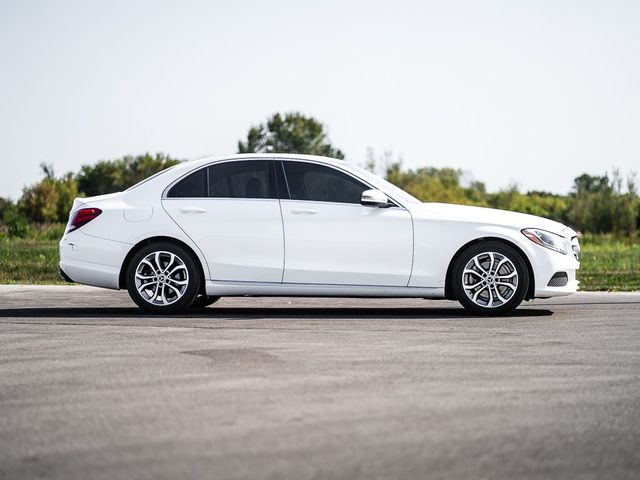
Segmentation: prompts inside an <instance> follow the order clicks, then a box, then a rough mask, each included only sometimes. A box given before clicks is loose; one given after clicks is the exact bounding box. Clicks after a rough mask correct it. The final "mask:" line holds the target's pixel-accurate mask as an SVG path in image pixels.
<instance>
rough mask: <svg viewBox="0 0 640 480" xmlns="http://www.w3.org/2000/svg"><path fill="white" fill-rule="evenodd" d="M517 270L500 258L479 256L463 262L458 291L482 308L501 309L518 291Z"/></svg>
mask: <svg viewBox="0 0 640 480" xmlns="http://www.w3.org/2000/svg"><path fill="white" fill-rule="evenodd" d="M518 280H519V279H518V270H517V269H516V266H515V265H514V263H513V262H512V261H511V260H510V259H509V258H508V257H507V256H505V255H504V254H502V253H498V252H482V253H479V254H477V255H475V256H474V257H473V258H471V260H469V261H468V262H467V264H466V265H465V267H464V269H463V271H462V287H463V289H464V292H465V293H466V295H467V297H469V299H470V300H471V301H472V302H473V303H474V304H476V305H478V306H479V307H483V308H496V307H501V306H503V305H505V304H506V303H507V302H508V301H509V300H511V298H512V297H513V296H514V294H515V293H516V291H517V289H518Z"/></svg>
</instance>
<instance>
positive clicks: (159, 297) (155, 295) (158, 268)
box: [134, 250, 189, 306]
mask: <svg viewBox="0 0 640 480" xmlns="http://www.w3.org/2000/svg"><path fill="white" fill-rule="evenodd" d="M134 278H135V287H136V290H137V291H138V293H139V294H140V296H141V297H142V298H143V299H144V300H145V301H147V302H148V303H150V304H151V305H157V306H164V305H171V304H172V303H175V302H177V301H178V300H180V299H181V298H182V297H183V296H184V294H185V292H186V291H187V288H188V286H189V271H188V270H187V267H186V265H185V263H184V261H183V260H182V259H181V258H180V257H179V256H178V255H176V254H175V253H171V252H167V251H164V250H160V251H156V252H152V253H150V254H148V255H146V256H145V257H144V258H143V259H142V260H140V262H139V263H138V265H137V267H136V270H135V277H134Z"/></svg>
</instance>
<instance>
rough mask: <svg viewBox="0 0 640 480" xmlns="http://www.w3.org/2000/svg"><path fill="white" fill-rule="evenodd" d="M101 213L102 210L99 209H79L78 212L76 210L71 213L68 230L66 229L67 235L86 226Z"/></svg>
mask: <svg viewBox="0 0 640 480" xmlns="http://www.w3.org/2000/svg"><path fill="white" fill-rule="evenodd" d="M101 213H102V210H100V209H99V208H81V209H80V210H76V211H75V212H73V215H72V216H71V219H70V220H69V228H67V233H69V232H73V231H74V230H77V229H78V228H80V227H81V226H83V225H86V224H87V223H89V222H90V221H91V220H93V219H94V218H96V217H97V216H98V215H100V214H101Z"/></svg>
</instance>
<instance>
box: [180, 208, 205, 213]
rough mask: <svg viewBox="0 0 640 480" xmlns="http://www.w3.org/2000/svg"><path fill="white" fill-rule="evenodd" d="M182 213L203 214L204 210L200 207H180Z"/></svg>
mask: <svg viewBox="0 0 640 480" xmlns="http://www.w3.org/2000/svg"><path fill="white" fill-rule="evenodd" d="M180 211H181V212H182V213H204V212H206V210H205V209H204V208H200V207H182V208H181V209H180Z"/></svg>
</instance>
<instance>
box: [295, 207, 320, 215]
mask: <svg viewBox="0 0 640 480" xmlns="http://www.w3.org/2000/svg"><path fill="white" fill-rule="evenodd" d="M291 213H293V214H294V215H315V214H316V213H318V210H314V209H313V208H294V209H293V210H291Z"/></svg>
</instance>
